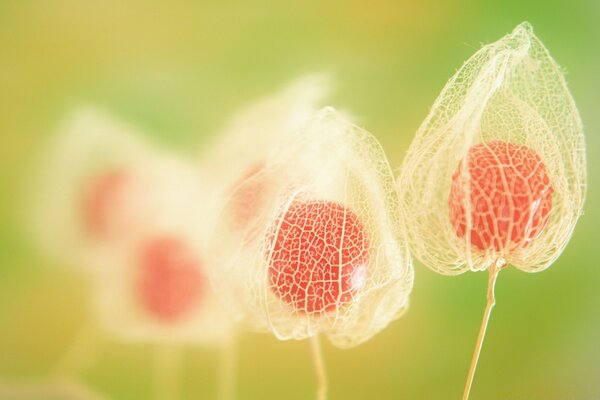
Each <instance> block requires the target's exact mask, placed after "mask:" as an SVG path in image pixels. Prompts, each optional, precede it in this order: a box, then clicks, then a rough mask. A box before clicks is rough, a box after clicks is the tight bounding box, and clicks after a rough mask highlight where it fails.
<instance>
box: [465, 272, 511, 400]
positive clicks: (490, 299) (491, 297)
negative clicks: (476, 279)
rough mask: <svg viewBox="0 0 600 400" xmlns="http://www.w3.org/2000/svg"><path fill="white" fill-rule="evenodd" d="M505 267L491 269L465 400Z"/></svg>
mask: <svg viewBox="0 0 600 400" xmlns="http://www.w3.org/2000/svg"><path fill="white" fill-rule="evenodd" d="M503 267H504V262H495V263H494V264H492V265H491V266H490V267H489V273H490V275H489V278H488V288H487V304H486V306H485V311H484V313H483V320H482V321H481V328H480V329H479V337H477V343H475V351H474V352H473V358H472V359H471V367H470V368H469V375H468V376H467V383H466V385H465V391H464V394H463V400H468V399H469V394H470V393H471V386H472V385H473V379H474V378H475V370H476V369H477V362H478V361H479V355H480V354H481V348H482V347H483V340H484V339H485V332H486V330H487V326H488V323H489V322H490V316H491V314H492V309H493V308H494V305H495V304H496V297H495V294H494V289H495V286H496V279H497V278H498V273H499V272H500V270H501V269H502V268H503Z"/></svg>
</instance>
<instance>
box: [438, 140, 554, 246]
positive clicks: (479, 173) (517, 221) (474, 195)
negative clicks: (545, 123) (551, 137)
mask: <svg viewBox="0 0 600 400" xmlns="http://www.w3.org/2000/svg"><path fill="white" fill-rule="evenodd" d="M467 160H468V171H464V170H463V168H464V162H463V161H461V162H460V163H459V164H458V167H457V169H456V171H455V172H454V175H453V176H452V186H451V188H450V196H449V200H448V202H449V206H450V219H451V221H452V225H453V226H454V228H455V229H456V234H457V235H458V236H459V237H461V238H464V237H465V235H466V233H467V225H468V224H470V242H471V244H472V245H473V246H475V247H477V248H479V249H481V250H487V249H493V250H495V251H500V250H510V249H513V248H517V247H525V246H527V245H528V244H529V243H531V241H532V240H534V239H535V238H536V237H537V236H538V235H539V234H540V233H541V232H542V230H543V229H544V227H545V226H546V223H547V222H548V219H549V217H550V211H551V210H552V193H553V188H552V185H551V184H550V178H549V177H548V173H547V170H546V166H545V165H544V163H543V161H542V159H541V158H540V156H539V155H538V154H536V153H535V152H534V151H533V150H531V149H530V148H528V147H526V146H523V145H517V144H512V143H508V142H502V141H491V142H487V143H480V144H477V145H474V146H473V147H471V148H470V149H469V152H468V154H467ZM469 191H470V198H469V200H468V201H467V199H466V196H467V194H468V193H469ZM466 210H469V213H470V215H469V217H470V221H468V219H467V214H466V213H467V211H466Z"/></svg>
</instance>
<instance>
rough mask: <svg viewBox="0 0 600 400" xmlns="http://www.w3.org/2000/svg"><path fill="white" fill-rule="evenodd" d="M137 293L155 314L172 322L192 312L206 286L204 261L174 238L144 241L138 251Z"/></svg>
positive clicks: (142, 302)
mask: <svg viewBox="0 0 600 400" xmlns="http://www.w3.org/2000/svg"><path fill="white" fill-rule="evenodd" d="M138 257H139V258H138V267H139V274H138V281H137V294H138V296H139V300H140V302H141V304H142V306H143V308H144V309H145V310H146V311H147V312H148V313H149V314H151V315H152V316H153V317H155V318H157V319H159V320H162V321H166V322H170V321H175V320H179V319H181V318H182V317H184V316H185V315H186V314H188V313H189V312H190V311H192V310H193V309H194V308H195V307H196V306H197V305H198V302H199V301H200V300H201V297H202V291H203V289H204V285H205V279H204V276H203V275H202V274H201V272H200V267H201V265H200V262H199V260H198V259H197V257H195V255H194V254H193V253H192V252H191V251H190V249H189V248H187V247H186V245H185V244H184V243H183V242H182V241H181V240H179V239H177V238H174V237H168V236H165V237H156V238H153V239H151V240H149V241H148V242H146V243H144V244H143V246H142V247H141V249H140V252H139V254H138Z"/></svg>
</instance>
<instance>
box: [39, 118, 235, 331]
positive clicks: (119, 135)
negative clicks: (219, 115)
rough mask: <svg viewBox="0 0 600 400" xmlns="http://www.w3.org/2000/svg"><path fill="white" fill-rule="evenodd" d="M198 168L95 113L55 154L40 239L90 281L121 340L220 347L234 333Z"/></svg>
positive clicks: (63, 138) (47, 174)
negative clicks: (218, 292)
mask: <svg viewBox="0 0 600 400" xmlns="http://www.w3.org/2000/svg"><path fill="white" fill-rule="evenodd" d="M192 165H193V164H192V163H190V162H186V160H185V159H184V158H183V157H177V156H174V155H172V154H169V153H168V152H166V151H164V150H162V149H159V148H158V147H155V146H152V145H151V144H149V143H146V142H145V141H143V140H142V136H141V135H138V134H136V131H135V129H132V128H130V127H127V126H126V125H125V124H122V123H119V122H117V121H114V120H112V119H110V118H109V117H106V116H103V115H101V114H100V113H98V112H96V111H90V110H88V111H85V112H81V113H78V114H76V116H75V118H73V120H71V121H70V123H69V124H68V125H67V128H66V130H65V131H64V132H63V134H62V135H59V137H58V141H57V142H56V144H55V145H54V147H53V148H52V149H51V151H50V152H49V155H48V157H47V160H46V162H45V164H44V168H43V173H42V179H41V183H40V186H39V187H38V188H37V189H38V193H36V196H35V198H36V199H41V202H40V203H39V204H37V206H36V208H35V210H36V213H35V216H36V217H37V220H36V221H34V222H35V225H34V226H35V227H36V228H37V230H36V231H34V233H35V234H36V236H37V237H38V238H43V239H44V240H42V241H41V242H42V244H44V245H45V246H44V247H45V250H49V253H50V254H51V255H53V256H55V257H56V258H57V261H59V262H61V263H63V264H67V265H72V266H74V267H76V268H78V269H79V270H81V271H83V272H84V273H85V275H86V277H87V278H88V279H89V281H90V283H91V286H92V288H93V290H92V291H91V297H92V299H93V303H94V306H95V310H94V311H95V315H96V316H97V317H99V319H100V320H101V322H102V323H103V325H104V327H105V328H107V329H108V330H109V331H110V332H111V333H113V334H114V335H115V336H116V337H119V338H122V339H130V340H135V341H155V342H181V341H184V342H193V343H212V342H217V341H220V340H224V339H226V337H227V333H229V332H230V328H231V323H230V321H229V319H228V318H227V317H226V316H225V315H224V314H223V312H222V309H221V308H220V306H219V304H218V301H217V299H216V297H215V296H214V293H213V292H212V289H211V287H210V285H209V280H208V275H207V273H206V272H205V269H206V266H205V260H206V259H207V258H208V257H207V256H206V255H205V253H206V249H205V248H204V247H203V246H204V244H205V242H206V236H207V234H208V231H209V229H210V227H209V226H208V225H207V223H206V220H207V219H208V217H207V214H208V197H209V196H208V193H209V188H208V185H207V183H206V181H207V179H206V178H205V177H204V176H202V172H201V170H199V169H197V168H194V167H193V166H192ZM34 189H35V188H34ZM39 193H41V195H40V194H39Z"/></svg>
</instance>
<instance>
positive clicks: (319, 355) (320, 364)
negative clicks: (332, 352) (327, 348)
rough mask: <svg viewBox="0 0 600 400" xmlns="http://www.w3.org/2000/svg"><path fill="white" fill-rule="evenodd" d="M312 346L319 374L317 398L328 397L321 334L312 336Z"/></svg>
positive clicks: (323, 398) (324, 398) (323, 399)
mask: <svg viewBox="0 0 600 400" xmlns="http://www.w3.org/2000/svg"><path fill="white" fill-rule="evenodd" d="M310 348H311V350H312V358H313V362H314V364H315V373H316V375H317V384H318V387H317V400H326V399H327V390H328V389H329V388H328V383H327V373H326V371H325V360H324V358H323V350H322V349H321V342H320V341H319V336H318V335H314V336H313V337H311V338H310Z"/></svg>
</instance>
